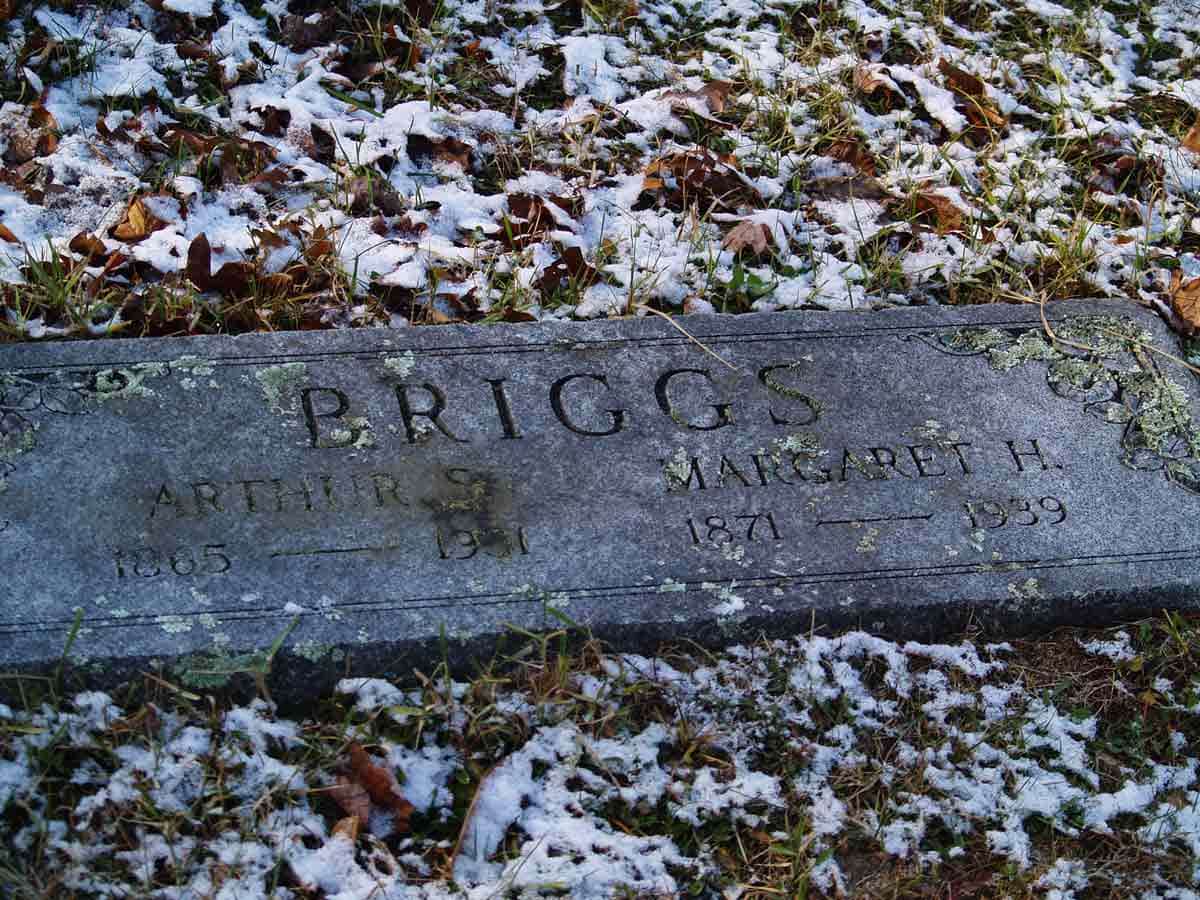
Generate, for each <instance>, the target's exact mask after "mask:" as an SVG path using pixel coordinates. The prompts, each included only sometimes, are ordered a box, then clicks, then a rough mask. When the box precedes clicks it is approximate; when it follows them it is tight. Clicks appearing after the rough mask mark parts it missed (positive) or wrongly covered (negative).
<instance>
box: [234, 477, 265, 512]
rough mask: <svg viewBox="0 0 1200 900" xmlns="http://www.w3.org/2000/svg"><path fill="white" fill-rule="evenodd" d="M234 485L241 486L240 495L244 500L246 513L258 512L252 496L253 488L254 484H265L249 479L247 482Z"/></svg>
mask: <svg viewBox="0 0 1200 900" xmlns="http://www.w3.org/2000/svg"><path fill="white" fill-rule="evenodd" d="M235 483H236V484H240V485H241V486H242V495H243V496H244V497H245V498H246V512H258V503H257V501H256V499H255V496H254V487H253V486H254V485H256V484H258V485H265V484H266V482H265V481H256V480H254V479H251V480H249V481H238V482H235Z"/></svg>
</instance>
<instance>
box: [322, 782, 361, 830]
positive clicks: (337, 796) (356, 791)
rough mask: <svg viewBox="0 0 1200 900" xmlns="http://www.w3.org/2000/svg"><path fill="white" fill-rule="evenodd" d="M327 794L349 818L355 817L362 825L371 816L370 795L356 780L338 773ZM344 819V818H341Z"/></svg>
mask: <svg viewBox="0 0 1200 900" xmlns="http://www.w3.org/2000/svg"><path fill="white" fill-rule="evenodd" d="M329 796H330V798H332V799H333V801H334V802H335V803H337V805H338V806H340V807H341V808H342V811H343V812H345V813H346V815H347V816H349V817H350V818H352V819H357V820H358V821H359V822H361V823H362V824H364V825H365V824H366V823H367V820H368V819H370V818H371V797H370V795H369V794H368V793H367V791H366V788H364V787H363V786H362V785H361V784H359V783H358V782H357V781H353V780H351V779H350V778H347V777H346V776H345V775H339V776H338V777H337V779H336V780H335V781H334V783H333V785H332V786H331V787H330V788H329ZM344 821H345V819H343V820H342V822H344ZM338 824H339V825H340V824H341V822H339V823H338Z"/></svg>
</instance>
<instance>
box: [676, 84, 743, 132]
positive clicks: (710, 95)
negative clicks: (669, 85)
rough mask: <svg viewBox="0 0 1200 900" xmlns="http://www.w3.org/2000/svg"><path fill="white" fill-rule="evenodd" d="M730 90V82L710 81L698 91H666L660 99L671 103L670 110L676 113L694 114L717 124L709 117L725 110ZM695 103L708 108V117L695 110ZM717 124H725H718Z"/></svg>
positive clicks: (731, 85) (731, 87)
mask: <svg viewBox="0 0 1200 900" xmlns="http://www.w3.org/2000/svg"><path fill="white" fill-rule="evenodd" d="M732 90H733V82H732V81H710V82H709V83H708V84H706V85H704V87H702V88H700V90H698V91H668V92H667V93H665V94H663V95H662V98H663V99H664V100H669V101H671V108H672V109H674V110H675V111H676V112H691V113H696V114H697V115H700V116H701V117H702V118H704V119H707V120H708V121H710V122H718V120H717V119H713V118H711V116H715V115H717V114H718V113H720V112H722V111H723V110H724V109H725V104H726V103H727V102H728V101H729V92H730V91H732ZM696 101H700V102H701V103H703V104H704V105H705V106H706V107H708V112H709V115H708V116H705V115H703V114H702V113H701V112H700V111H699V110H698V109H696V107H695V102H696ZM719 124H722V125H723V124H725V123H723V122H720V123H719Z"/></svg>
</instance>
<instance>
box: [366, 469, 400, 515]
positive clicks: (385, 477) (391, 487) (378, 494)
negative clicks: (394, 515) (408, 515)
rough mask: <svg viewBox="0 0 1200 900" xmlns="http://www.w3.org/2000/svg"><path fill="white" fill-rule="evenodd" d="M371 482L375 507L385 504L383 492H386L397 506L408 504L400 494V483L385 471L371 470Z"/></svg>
mask: <svg viewBox="0 0 1200 900" xmlns="http://www.w3.org/2000/svg"><path fill="white" fill-rule="evenodd" d="M371 483H372V484H374V485H375V505H376V506H377V507H381V506H385V505H386V502H387V501H385V500H384V494H385V493H387V494H388V495H390V496H391V498H392V499H393V500H395V501H396V504H397V505H398V506H408V501H407V500H405V499H404V498H403V497H401V496H400V493H399V491H400V485H399V484H397V483H396V479H395V478H393V477H392V476H391V475H389V474H387V473H386V472H372V473H371Z"/></svg>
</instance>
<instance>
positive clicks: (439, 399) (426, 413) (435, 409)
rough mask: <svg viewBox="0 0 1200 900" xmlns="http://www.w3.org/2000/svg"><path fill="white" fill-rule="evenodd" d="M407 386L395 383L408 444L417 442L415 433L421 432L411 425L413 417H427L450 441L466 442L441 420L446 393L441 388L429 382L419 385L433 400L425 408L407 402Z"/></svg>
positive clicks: (444, 407)
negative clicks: (415, 406) (416, 407)
mask: <svg viewBox="0 0 1200 900" xmlns="http://www.w3.org/2000/svg"><path fill="white" fill-rule="evenodd" d="M408 388H409V386H408V385H406V384H398V385H396V402H397V403H399V404H400V415H401V416H402V417H403V418H404V431H405V433H406V434H407V435H408V442H409V443H410V444H415V443H416V442H417V435H418V434H420V433H421V431H418V430H417V428H416V427H415V426H414V425H413V419H416V418H422V419H428V420H429V421H430V422H432V423H433V424H434V425H435V426H436V427H437V430H438V431H440V432H441V433H442V434H444V435H445V436H446V437H448V438H450V440H452V441H458V442H459V443H460V444H465V443H467V441H466V440H464V439H463V438H460V437H458V436H457V435H455V434H454V432H452V431H451V430H450V429H449V428H447V427H446V423H444V422H443V421H442V419H441V415H442V413H443V412H444V411H445V409H446V395H445V394H443V393H442V392H441V389H440V388H438V387H437V385H433V384H430V383H429V382H425V384H423V385H421V387H420V389H421V390H423V391H425V393H427V394H428V395H429V396H430V397H432V398H433V402H432V403H431V404H430V405H429V406H427V407H426V408H425V409H413V408H412V404H410V403H409V402H408ZM422 430H424V429H422Z"/></svg>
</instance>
